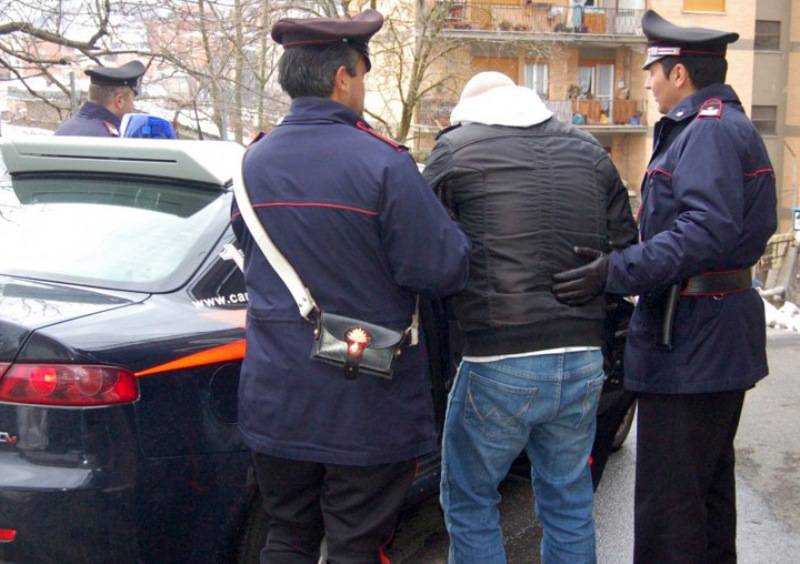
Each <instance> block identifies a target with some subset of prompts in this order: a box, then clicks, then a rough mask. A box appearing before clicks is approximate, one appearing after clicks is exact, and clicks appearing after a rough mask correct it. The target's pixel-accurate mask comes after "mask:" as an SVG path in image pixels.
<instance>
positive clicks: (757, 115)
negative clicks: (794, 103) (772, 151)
mask: <svg viewBox="0 0 800 564" xmlns="http://www.w3.org/2000/svg"><path fill="white" fill-rule="evenodd" d="M777 117H778V107H777V106H753V112H752V117H751V121H752V122H753V125H755V126H756V129H757V130H758V132H759V133H760V134H761V135H775V133H776V123H777Z"/></svg>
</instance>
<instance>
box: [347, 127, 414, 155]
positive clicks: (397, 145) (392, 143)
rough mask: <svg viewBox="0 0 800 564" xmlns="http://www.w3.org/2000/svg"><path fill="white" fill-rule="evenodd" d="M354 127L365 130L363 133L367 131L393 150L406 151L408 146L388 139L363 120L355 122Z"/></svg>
mask: <svg viewBox="0 0 800 564" xmlns="http://www.w3.org/2000/svg"><path fill="white" fill-rule="evenodd" d="M356 127H357V128H358V129H360V130H361V131H363V132H365V133H369V134H370V135H372V136H373V137H375V138H376V139H380V140H381V141H383V142H384V143H386V144H387V145H389V146H390V147H391V148H392V149H394V150H395V151H408V147H406V146H404V145H401V144H400V143H398V142H397V141H395V140H394V139H389V138H388V137H385V136H383V135H381V134H380V133H378V132H377V131H375V130H374V129H372V128H371V127H370V126H368V125H367V124H366V123H364V122H363V121H359V122H356Z"/></svg>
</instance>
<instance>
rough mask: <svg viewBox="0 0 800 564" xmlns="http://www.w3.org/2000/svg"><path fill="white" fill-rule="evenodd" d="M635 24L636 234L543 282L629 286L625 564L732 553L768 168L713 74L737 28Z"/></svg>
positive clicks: (564, 292) (758, 351) (758, 309)
mask: <svg viewBox="0 0 800 564" xmlns="http://www.w3.org/2000/svg"><path fill="white" fill-rule="evenodd" d="M642 27H643V29H644V33H645V34H646V35H647V38H648V40H649V46H648V51H647V53H648V58H647V61H646V62H645V65H644V68H645V69H646V70H647V71H648V72H649V78H648V79H647V88H648V89H650V90H651V91H652V92H653V96H654V97H655V100H656V103H657V104H658V107H659V111H660V112H661V113H662V114H665V116H664V117H663V118H662V119H661V120H660V121H659V122H658V123H657V124H656V127H655V133H654V147H653V156H652V158H651V160H650V164H649V167H648V170H647V174H646V176H645V178H644V181H643V183H642V207H641V216H640V217H641V220H640V234H641V243H640V244H638V245H634V246H631V247H628V248H627V249H625V250H622V251H614V252H612V253H610V254H609V255H604V254H601V253H600V252H599V251H598V252H593V250H592V249H588V250H587V249H580V250H579V254H583V255H584V256H586V257H588V258H591V259H592V262H590V263H589V264H588V265H586V266H584V267H580V268H578V269H575V270H572V271H568V272H565V273H561V274H558V275H556V277H555V279H556V281H557V284H556V285H555V286H554V291H555V292H556V294H557V296H558V297H559V299H561V300H562V301H565V302H567V303H582V302H583V301H584V300H587V299H590V298H591V297H592V296H594V295H595V294H597V293H598V292H602V291H603V290H605V291H608V292H612V293H617V294H639V296H640V298H639V302H638V305H637V307H636V312H635V313H634V315H633V318H632V319H631V322H630V329H629V334H628V338H627V349H626V355H625V370H626V378H625V380H626V385H627V387H628V388H629V389H631V390H633V391H635V392H638V393H639V417H638V435H637V447H636V448H637V465H636V493H635V497H636V512H635V513H636V523H635V548H634V560H635V562H637V563H641V564H644V563H647V564H650V563H654V562H658V563H670V562H682V563H683V562H686V563H689V562H691V563H698V564H699V563H703V564H706V563H722V562H725V563H729V562H735V561H736V502H735V482H734V450H733V439H734V437H735V435H736V430H737V427H738V423H739V416H740V414H741V410H742V403H743V401H744V394H745V391H746V390H748V389H749V388H752V387H753V386H754V385H755V383H756V382H757V381H758V380H760V379H761V378H763V377H764V376H766V375H767V372H768V370H767V357H766V330H765V323H764V305H763V303H762V301H761V298H760V297H759V295H758V293H756V291H755V290H753V289H752V288H751V271H750V269H751V267H752V266H753V265H754V264H755V263H756V261H757V260H758V259H759V257H760V256H761V254H762V253H763V252H764V249H765V247H766V243H767V240H768V239H769V237H770V236H771V235H772V234H773V233H774V232H775V229H776V225H777V218H776V194H775V174H774V172H773V169H772V165H771V164H770V160H769V157H768V156H767V151H766V149H765V147H764V143H763V142H762V140H761V137H760V136H759V134H758V132H757V131H756V129H755V127H753V124H752V123H751V122H750V120H749V119H748V118H747V116H746V115H745V112H744V108H742V105H741V102H740V101H739V98H738V97H737V96H736V93H735V92H734V91H733V89H732V88H731V87H730V86H726V85H725V84H724V81H725V74H726V71H727V62H726V60H725V51H726V48H727V45H728V44H729V43H732V42H734V41H736V40H737V39H738V38H739V36H738V34H736V33H726V32H722V31H716V30H711V29H699V28H681V27H677V26H675V25H672V24H670V23H669V22H667V21H665V20H664V19H662V18H661V17H660V16H659V15H658V14H656V13H655V12H653V11H648V12H647V13H646V14H645V16H644V18H643V20H642ZM673 285H675V286H673ZM671 287H675V288H676V291H674V292H673V291H671V290H670V288H671ZM678 291H679V294H680V295H678ZM670 298H677V301H676V302H675V301H674V300H672V299H670ZM671 302H672V303H676V304H677V305H676V306H675V307H673V306H672V304H671ZM670 322H671V323H670ZM670 325H672V326H671V327H670Z"/></svg>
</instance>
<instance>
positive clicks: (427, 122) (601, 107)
mask: <svg viewBox="0 0 800 564" xmlns="http://www.w3.org/2000/svg"><path fill="white" fill-rule="evenodd" d="M544 103H545V105H546V106H547V107H548V108H550V110H551V111H552V112H553V115H555V117H556V118H557V119H558V120H559V121H562V122H564V123H572V124H574V125H578V126H588V127H597V126H617V127H620V126H622V127H624V126H630V127H632V128H633V127H640V126H644V125H646V123H645V115H646V113H647V112H646V107H645V102H644V101H643V100H625V99H621V98H615V99H614V100H613V101H612V100H610V99H607V100H601V99H598V98H588V99H583V98H577V99H573V100H545V101H544ZM454 107H455V102H451V101H447V100H441V99H427V100H423V101H422V102H421V103H420V107H419V111H418V112H417V123H418V124H419V125H423V126H427V127H435V128H444V127H447V126H448V125H450V113H451V112H452V111H453V108H454Z"/></svg>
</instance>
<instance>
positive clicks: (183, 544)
mask: <svg viewBox="0 0 800 564" xmlns="http://www.w3.org/2000/svg"><path fill="white" fill-rule="evenodd" d="M0 152H1V153H2V160H3V161H4V163H5V168H6V169H7V172H6V171H4V170H3V167H2V165H0V241H2V244H1V245H0V561H1V562H6V563H8V562H11V563H15V562H18V563H28V562H58V563H62V564H66V563H71V562H76V563H78V562H80V563H92V562H117V563H120V564H122V563H127V562H192V563H203V562H209V563H210V562H215V563H216V562H257V561H258V552H259V550H260V548H261V546H262V545H263V542H264V538H265V535H266V530H267V525H266V522H265V519H264V516H263V512H262V511H261V508H260V500H259V497H258V491H257V487H256V484H255V480H254V477H253V474H252V470H251V466H250V457H249V453H248V451H247V450H246V448H245V446H244V444H243V443H242V440H241V438H240V437H239V433H238V430H237V424H236V391H237V385H238V379H239V368H240V363H241V359H242V357H243V355H244V351H245V343H244V340H243V333H244V331H243V329H244V322H245V308H246V304H247V294H246V292H245V288H244V283H243V278H242V275H241V271H240V269H239V267H238V266H237V261H238V260H239V254H238V252H237V251H236V249H235V247H233V242H234V237H233V234H232V232H231V228H230V225H229V210H230V205H231V198H232V193H231V176H232V175H231V170H233V167H238V166H240V162H241V158H242V154H243V148H242V147H241V146H239V145H237V144H234V143H226V142H212V141H204V142H200V141H162V140H147V139H117V140H113V141H112V142H109V141H108V140H106V139H97V138H64V137H28V138H19V139H15V140H0ZM446 364H447V361H446V359H445V361H443V362H442V361H441V357H440V358H439V359H437V366H440V367H443V366H445V365H446ZM441 371H442V372H445V373H449V372H450V369H449V368H447V369H445V368H441ZM433 380H434V385H433V389H434V393H435V396H436V398H437V407H438V411H439V414H440V416H441V413H442V406H443V403H444V399H445V398H444V394H445V392H446V389H445V388H446V386H445V385H444V382H445V380H446V378H444V377H443V376H442V375H441V374H436V375H435V377H434V378H433ZM438 466H439V464H438V455H432V456H430V457H428V458H427V459H426V460H423V461H421V462H420V466H419V475H418V478H417V480H416V481H415V483H414V485H413V487H412V491H410V492H409V501H410V502H413V501H414V500H415V499H417V498H419V497H422V496H425V495H428V494H430V493H432V492H434V491H435V489H436V487H437V485H438V472H439V469H438Z"/></svg>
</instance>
